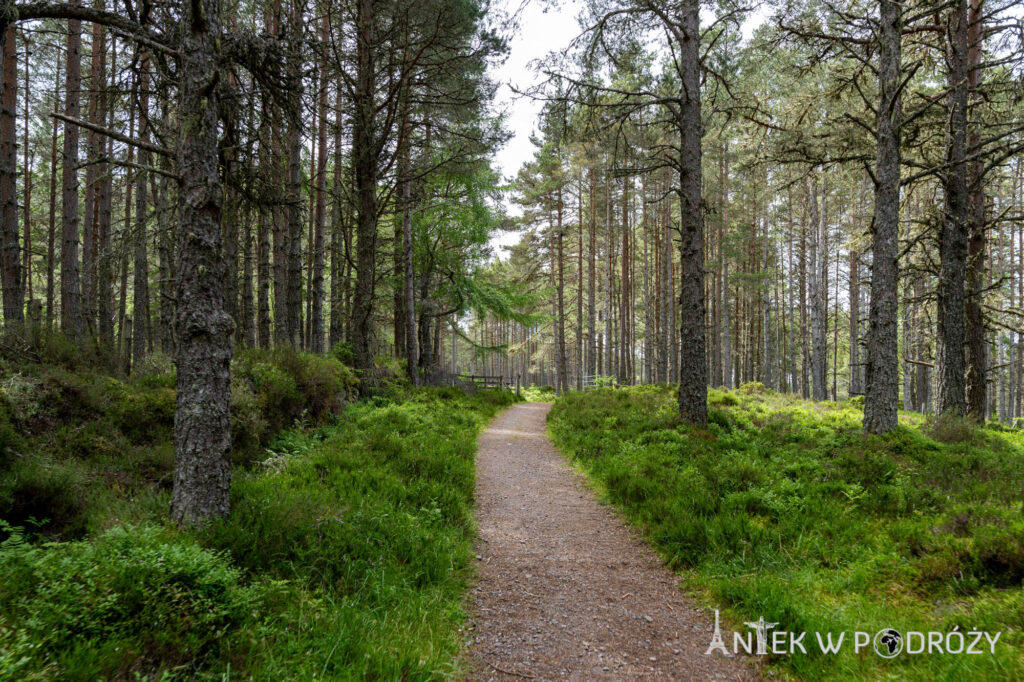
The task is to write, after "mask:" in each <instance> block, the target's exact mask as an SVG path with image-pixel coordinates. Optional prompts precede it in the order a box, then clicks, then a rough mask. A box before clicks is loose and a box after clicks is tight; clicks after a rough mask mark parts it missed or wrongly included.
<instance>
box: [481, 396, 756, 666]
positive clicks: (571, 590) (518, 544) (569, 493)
mask: <svg viewBox="0 0 1024 682" xmlns="http://www.w3.org/2000/svg"><path fill="white" fill-rule="evenodd" d="M550 409H551V404H550V403H525V404H519V405H515V406H513V407H512V408H510V409H509V410H508V411H506V412H504V413H503V414H501V415H500V416H498V417H497V418H496V419H495V420H494V422H493V423H492V424H491V426H490V428H488V429H487V430H486V431H485V432H484V433H483V434H482V435H481V436H480V441H479V443H480V444H479V451H478V454H477V488H476V494H477V523H478V525H479V529H480V537H479V543H478V551H477V555H478V559H479V560H478V576H479V580H478V583H477V586H476V590H475V593H474V605H473V632H472V642H473V643H472V647H471V657H472V666H473V676H474V678H476V679H483V680H488V679H509V680H511V679H522V678H524V677H526V678H536V679H552V678H571V679H587V680H590V679H639V678H651V677H659V678H664V679H679V680H705V679H719V680H751V679H756V675H755V674H754V672H753V671H752V670H751V669H750V668H749V667H748V666H747V664H746V663H745V662H744V661H741V660H737V659H725V658H722V657H719V656H717V655H712V656H706V655H705V651H706V650H707V646H708V642H709V641H710V638H711V634H712V630H713V627H712V623H713V616H712V615H711V614H709V613H707V612H702V611H700V610H698V609H696V608H694V607H693V606H692V605H691V604H690V603H689V602H688V600H687V599H686V598H685V597H684V596H683V594H682V593H681V592H680V591H679V589H678V579H677V578H676V577H675V576H674V575H673V574H672V573H671V572H670V571H669V570H668V569H667V568H665V567H664V566H663V565H662V563H661V561H660V560H659V559H658V557H657V555H656V554H655V553H654V552H653V551H651V550H650V549H649V548H648V547H647V546H646V545H644V543H643V542H642V541H640V540H639V539H638V538H637V537H636V534H635V533H634V532H633V531H632V530H630V529H628V528H627V527H626V526H625V524H624V523H623V522H622V521H621V520H620V519H619V518H618V517H616V516H615V514H614V513H613V512H612V511H611V510H610V509H609V508H607V507H604V506H602V505H600V504H599V503H598V501H597V500H596V499H595V496H594V494H593V492H592V491H591V490H589V489H588V488H587V486H586V484H585V480H584V479H583V477H582V476H580V475H579V474H578V473H576V472H575V471H573V470H572V469H571V468H570V467H569V466H568V465H567V464H566V463H565V461H564V460H563V458H562V457H561V456H560V455H559V453H558V451H557V450H555V448H554V446H553V445H552V444H551V442H550V441H549V440H548V437H547V435H546V433H545V417H546V416H547V413H548V411H549V410H550Z"/></svg>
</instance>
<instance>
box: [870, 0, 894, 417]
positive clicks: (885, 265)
mask: <svg viewBox="0 0 1024 682" xmlns="http://www.w3.org/2000/svg"><path fill="white" fill-rule="evenodd" d="M880 7H881V43H882V44H881V57H880V67H879V75H880V93H879V100H880V101H879V112H880V115H879V117H878V157H877V162H876V164H875V178H876V179H875V218H874V221H873V222H872V226H873V227H872V235H871V253H872V260H871V304H870V310H869V313H868V338H867V377H866V378H867V390H866V393H865V397H864V431H865V432H866V433H885V432H886V431H890V430H892V429H894V428H896V425H897V420H896V414H897V409H898V402H897V401H898V400H899V385H898V376H899V365H898V363H897V359H896V348H897V339H896V333H897V332H896V313H897V303H896V290H897V286H898V284H899V266H898V263H897V258H898V248H899V243H898V237H899V211H900V125H901V120H902V107H901V102H900V90H899V86H900V79H901V77H902V50H901V46H900V35H901V32H902V25H903V19H902V16H901V6H900V5H899V4H897V3H896V2H893V1H892V0H880Z"/></svg>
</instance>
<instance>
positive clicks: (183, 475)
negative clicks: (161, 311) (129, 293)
mask: <svg viewBox="0 0 1024 682" xmlns="http://www.w3.org/2000/svg"><path fill="white" fill-rule="evenodd" d="M186 7H187V9H186V13H185V22H184V26H185V36H184V39H183V41H182V48H181V52H182V66H181V86H180V87H181V104H180V109H179V110H180V112H181V124H182V135H181V142H180V148H179V158H178V170H179V173H180V175H181V183H182V187H181V192H180V194H179V196H180V197H181V199H180V201H181V205H180V211H179V215H180V220H181V222H180V225H179V234H178V239H179V257H180V261H179V268H178V274H179V276H178V311H177V319H176V323H177V330H178V333H177V339H178V344H177V365H178V397H177V410H176V412H175V417H174V490H173V493H172V497H171V516H172V517H173V518H174V519H175V520H176V521H177V522H178V523H181V524H184V525H199V524H202V523H204V522H206V521H207V520H208V519H210V518H211V517H215V516H222V515H224V514H227V512H228V504H229V499H228V492H229V490H230V487H231V462H230V449H231V416H230V407H229V406H230V401H231V380H230V374H229V371H228V368H229V365H230V362H231V334H232V332H233V328H234V324H233V322H232V321H231V318H230V317H229V316H228V314H227V313H226V312H225V310H224V296H223V286H224V284H223V282H224V276H225V274H226V273H225V272H224V263H223V259H222V258H221V243H220V242H221V234H220V220H221V201H222V192H221V186H220V172H219V168H218V159H217V124H218V119H219V105H220V98H219V90H218V88H216V87H211V86H212V85H213V84H215V83H216V79H217V75H218V61H219V58H220V56H219V54H218V52H219V48H220V36H219V33H220V22H219V18H220V17H219V13H220V9H219V3H218V2H217V0H195V2H193V3H190V4H187V5H186Z"/></svg>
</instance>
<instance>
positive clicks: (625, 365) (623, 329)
mask: <svg viewBox="0 0 1024 682" xmlns="http://www.w3.org/2000/svg"><path fill="white" fill-rule="evenodd" d="M630 184H631V180H630V178H628V177H627V178H623V180H622V271H621V274H620V288H621V291H620V292H619V293H620V297H619V320H621V324H620V325H619V385H620V386H629V385H631V384H632V383H633V376H632V374H631V373H630V371H629V356H630V354H631V353H632V348H630V345H629V317H630V315H629V289H630V282H629V263H630V261H631V260H632V259H631V258H630V253H629V249H630V245H629V233H630V224H629V187H630Z"/></svg>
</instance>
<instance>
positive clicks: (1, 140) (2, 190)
mask: <svg viewBox="0 0 1024 682" xmlns="http://www.w3.org/2000/svg"><path fill="white" fill-rule="evenodd" d="M4 23H6V22H3V23H0V31H2V32H0V38H2V40H3V60H4V63H3V94H2V105H3V107H2V112H0V166H2V170H0V205H2V206H3V209H2V217H0V222H2V227H0V252H2V258H3V262H2V266H0V284H2V286H3V294H4V303H3V305H4V328H5V329H6V330H8V331H18V330H20V329H21V327H22V325H23V323H24V321H25V301H24V298H25V293H24V290H23V289H22V279H21V246H20V243H19V239H18V187H17V177H18V129H17V126H16V125H15V120H14V112H15V110H16V107H17V106H18V50H17V35H18V32H17V29H16V28H15V27H14V26H13V25H10V28H7V27H6V26H4ZM28 96H29V93H27V92H26V93H25V97H28ZM25 125H26V126H27V125H28V121H26V122H25ZM27 171H28V169H27V168H26V172H27Z"/></svg>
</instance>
